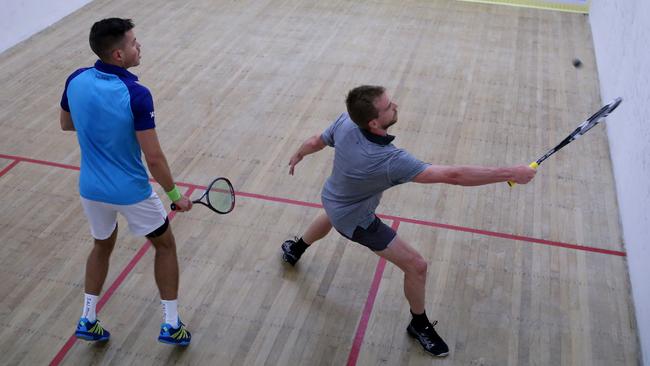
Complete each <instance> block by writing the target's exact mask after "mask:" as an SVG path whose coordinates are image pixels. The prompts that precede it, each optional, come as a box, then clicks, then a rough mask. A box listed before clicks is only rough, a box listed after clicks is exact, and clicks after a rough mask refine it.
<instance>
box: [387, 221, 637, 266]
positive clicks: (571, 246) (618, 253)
mask: <svg viewBox="0 0 650 366" xmlns="http://www.w3.org/2000/svg"><path fill="white" fill-rule="evenodd" d="M377 216H379V217H381V218H385V219H389V220H400V221H403V222H408V223H410V224H417V225H424V226H431V227H439V228H442V229H448V230H455V231H463V232H467V233H474V234H480V235H485V236H493V237H497V238H503V239H510V240H519V241H524V242H527V243H535V244H543V245H547V246H552V247H560V248H568V249H575V250H582V251H586V252H592V253H601V254H608V255H615V256H619V257H625V256H626V253H625V252H621V251H618V250H609V249H601V248H595V247H589V246H586V245H578V244H568V243H562V242H559V241H552V240H544V239H536V238H529V237H527V236H521V235H513V234H505V233H498V232H495V231H488V230H481V229H472V228H469V227H463V226H455V225H448V224H439V223H435V222H429V221H422V220H415V219H407V218H403V217H398V216H391V215H377Z"/></svg>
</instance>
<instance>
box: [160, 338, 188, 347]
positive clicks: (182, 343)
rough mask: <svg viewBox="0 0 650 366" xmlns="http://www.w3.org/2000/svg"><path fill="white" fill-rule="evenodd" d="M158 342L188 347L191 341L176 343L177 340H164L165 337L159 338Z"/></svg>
mask: <svg viewBox="0 0 650 366" xmlns="http://www.w3.org/2000/svg"><path fill="white" fill-rule="evenodd" d="M158 342H160V343H164V344H171V345H172V346H181V347H187V346H189V345H190V342H180V343H176V342H170V341H166V340H163V339H158Z"/></svg>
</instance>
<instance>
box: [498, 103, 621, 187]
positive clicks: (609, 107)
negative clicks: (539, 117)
mask: <svg viewBox="0 0 650 366" xmlns="http://www.w3.org/2000/svg"><path fill="white" fill-rule="evenodd" d="M622 101H623V99H622V98H620V97H619V98H616V99H614V100H612V101H611V102H609V103H608V104H606V105H604V106H603V107H602V108H600V110H599V111H598V112H596V113H594V115H593V116H591V117H589V118H587V120H585V121H584V122H582V123H581V124H580V125H579V126H578V127H577V128H576V129H575V130H573V132H571V133H570V134H569V136H567V137H566V138H565V139H564V140H562V142H560V143H559V144H557V146H555V147H554V148H552V149H551V150H549V151H548V152H547V153H546V154H544V155H542V157H540V158H539V159H537V160H536V161H533V162H532V163H530V164H529V166H530V167H531V168H533V169H537V167H538V166H539V165H540V164H541V163H542V162H543V161H544V160H546V159H548V157H549V156H551V155H553V154H555V153H556V152H557V151H559V150H560V149H561V148H563V147H565V146H566V145H568V144H569V143H570V142H571V141H573V140H575V139H577V138H578V137H580V136H582V135H584V134H585V133H586V132H587V131H589V130H591V128H592V127H594V126H595V125H597V124H598V123H599V122H600V121H601V120H602V119H603V118H605V117H607V115H608V114H610V113H612V111H614V109H616V107H618V105H619V104H621V102H622ZM515 184H516V183H515V182H513V181H509V182H508V185H509V186H510V187H514V186H515Z"/></svg>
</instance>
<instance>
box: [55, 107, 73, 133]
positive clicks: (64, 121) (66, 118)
mask: <svg viewBox="0 0 650 366" xmlns="http://www.w3.org/2000/svg"><path fill="white" fill-rule="evenodd" d="M59 121H60V122H61V129H62V130H63V131H76V129H75V128H74V123H72V116H70V112H67V111H65V110H63V109H61V115H60V117H59Z"/></svg>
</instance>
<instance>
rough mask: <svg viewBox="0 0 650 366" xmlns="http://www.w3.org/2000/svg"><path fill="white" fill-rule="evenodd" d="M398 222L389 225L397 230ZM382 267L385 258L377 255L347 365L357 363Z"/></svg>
mask: <svg viewBox="0 0 650 366" xmlns="http://www.w3.org/2000/svg"><path fill="white" fill-rule="evenodd" d="M399 223H400V221H399V220H394V221H393V225H392V226H391V227H392V228H393V230H395V231H397V228H398V227H399ZM384 268H386V260H385V259H384V258H382V257H379V262H378V263H377V267H376V268H375V276H374V277H373V279H372V284H371V285H370V290H368V297H367V298H366V304H365V305H364V307H363V312H362V313H361V320H359V325H358V326H357V331H356V333H355V335H354V341H353V342H352V348H351V349H350V354H349V355H348V366H355V365H356V364H357V359H358V358H359V352H360V351H361V345H362V344H363V338H364V337H365V335H366V329H367V328H368V321H369V320H370V314H371V313H372V308H373V306H374V305H375V299H376V298H377V292H379V283H380V282H381V276H382V275H383V274H384Z"/></svg>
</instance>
